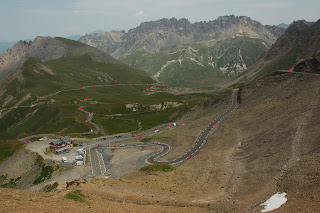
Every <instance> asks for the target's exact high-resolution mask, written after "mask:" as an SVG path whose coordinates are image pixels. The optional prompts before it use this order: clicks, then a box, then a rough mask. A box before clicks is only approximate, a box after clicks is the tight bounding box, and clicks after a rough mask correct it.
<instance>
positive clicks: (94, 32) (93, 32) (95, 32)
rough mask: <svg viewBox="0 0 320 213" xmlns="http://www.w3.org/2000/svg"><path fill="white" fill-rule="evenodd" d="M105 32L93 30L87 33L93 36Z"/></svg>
mask: <svg viewBox="0 0 320 213" xmlns="http://www.w3.org/2000/svg"><path fill="white" fill-rule="evenodd" d="M103 32H105V31H104V30H94V31H92V32H91V33H89V35H93V34H97V33H103Z"/></svg>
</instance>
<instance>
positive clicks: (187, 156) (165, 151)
mask: <svg viewBox="0 0 320 213" xmlns="http://www.w3.org/2000/svg"><path fill="white" fill-rule="evenodd" d="M237 93H238V89H235V90H233V91H232V101H231V106H230V107H229V108H228V109H227V110H226V111H225V112H224V113H222V114H221V115H219V116H218V117H216V118H215V119H214V120H212V121H211V122H210V123H209V124H208V126H207V127H206V128H205V130H204V131H203V132H202V133H201V134H200V136H199V138H198V139H197V141H196V143H195V144H194V145H193V146H192V147H191V149H190V150H189V151H188V152H186V153H185V154H184V155H182V156H181V157H179V158H176V159H174V160H172V161H158V160H157V159H159V158H161V157H163V156H165V155H167V154H168V153H169V152H170V146H169V145H168V144H165V143H159V142H158V143H148V144H127V145H125V144H123V145H115V144H114V145H110V146H106V145H102V146H101V147H103V148H112V149H126V148H139V147H150V146H160V147H162V150H161V151H158V152H156V153H155V154H153V155H151V156H149V157H147V158H146V160H145V161H146V162H147V163H148V164H168V165H178V164H181V163H183V162H184V161H186V160H188V159H190V158H191V157H192V156H194V155H195V154H197V152H199V150H200V149H201V148H202V147H203V146H204V144H205V143H206V142H207V138H208V136H209V134H210V132H211V131H212V130H213V129H214V127H215V126H216V124H218V123H219V122H221V121H223V120H224V118H226V117H227V116H228V115H229V114H230V113H231V112H232V111H233V110H235V108H236V107H237ZM96 149H97V147H94V148H92V149H91V150H96ZM91 153H92V155H95V156H94V158H93V159H94V160H95V159H96V158H97V157H98V156H97V155H98V154H99V153H98V152H95V151H91ZM96 162H98V161H97V160H96ZM93 165H94V170H98V169H99V168H101V167H99V166H98V164H97V163H94V164H93ZM102 169H105V167H104V168H102ZM103 171H105V170H103ZM103 171H96V172H93V174H96V175H99V174H103Z"/></svg>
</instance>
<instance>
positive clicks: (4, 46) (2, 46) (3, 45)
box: [0, 41, 16, 54]
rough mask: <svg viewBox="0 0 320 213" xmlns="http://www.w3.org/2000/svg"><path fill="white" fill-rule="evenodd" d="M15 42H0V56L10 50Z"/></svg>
mask: <svg viewBox="0 0 320 213" xmlns="http://www.w3.org/2000/svg"><path fill="white" fill-rule="evenodd" d="M15 43H16V42H14V41H13V42H0V54H1V53H4V52H5V51H7V50H8V49H10V48H11V47H12V46H13V45H14V44H15Z"/></svg>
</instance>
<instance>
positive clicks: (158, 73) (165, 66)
mask: <svg viewBox="0 0 320 213" xmlns="http://www.w3.org/2000/svg"><path fill="white" fill-rule="evenodd" d="M174 62H178V61H177V60H172V61H167V63H166V64H165V65H163V66H162V67H161V70H160V71H159V72H157V74H155V75H154V77H156V78H158V77H159V76H160V74H161V73H162V72H163V70H164V69H165V68H167V66H169V65H170V64H172V63H174ZM180 64H181V63H180Z"/></svg>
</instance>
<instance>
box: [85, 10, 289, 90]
mask: <svg viewBox="0 0 320 213" xmlns="http://www.w3.org/2000/svg"><path fill="white" fill-rule="evenodd" d="M283 33H284V29H283V28H280V27H277V26H264V25H262V24H261V23H259V22H257V21H254V20H251V19H250V18H248V17H245V16H240V17H238V16H234V15H231V16H221V17H219V18H218V19H216V20H213V21H209V22H197V23H194V24H192V23H190V22H189V21H188V20H187V19H185V18H183V19H180V20H177V19H176V18H171V19H161V20H158V21H152V22H144V23H142V24H141V25H140V26H138V27H136V28H134V29H131V30H129V31H128V32H125V31H112V32H104V33H98V34H94V35H86V36H84V37H82V38H80V39H79V41H81V42H83V43H86V44H88V45H91V46H94V47H97V48H99V49H100V50H102V51H104V52H107V53H108V54H110V55H112V56H113V57H115V58H117V59H119V60H120V61H122V62H124V63H127V64H129V65H131V66H133V67H135V68H139V69H143V70H146V71H147V72H148V73H149V74H150V75H152V76H153V77H154V78H156V79H159V80H160V81H162V82H164V83H166V84H168V85H170V86H184V87H194V86H199V85H211V86H212V85H213V84H216V83H218V82H221V81H223V80H224V79H227V78H230V77H232V76H235V75H237V74H239V73H241V72H243V71H245V70H247V69H248V67H250V66H251V65H252V64H253V63H254V62H255V60H256V59H257V57H258V56H259V55H260V54H261V53H263V52H264V51H266V50H267V49H268V48H270V47H271V45H272V44H273V43H274V42H275V41H276V39H277V38H278V37H279V36H281V35H282V34H283Z"/></svg>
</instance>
